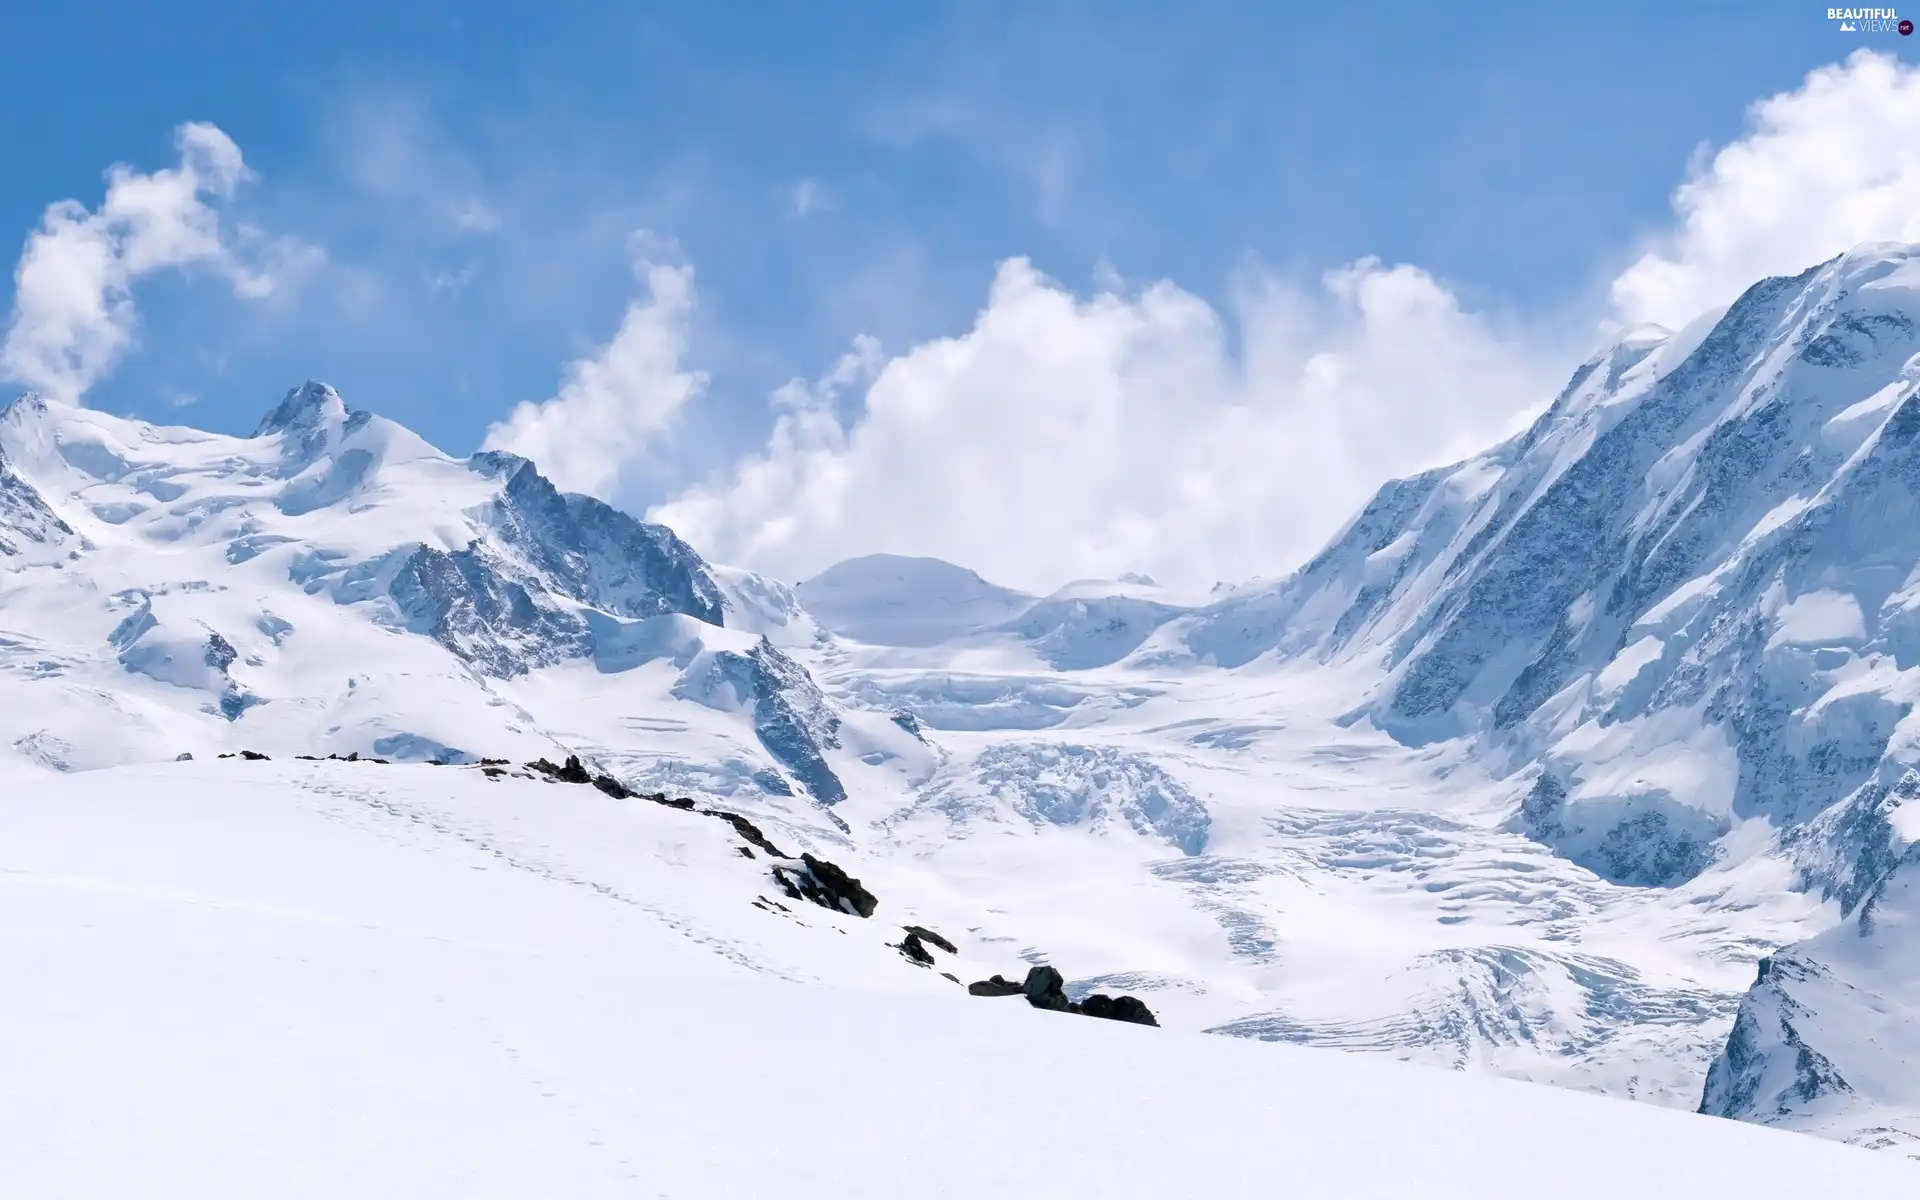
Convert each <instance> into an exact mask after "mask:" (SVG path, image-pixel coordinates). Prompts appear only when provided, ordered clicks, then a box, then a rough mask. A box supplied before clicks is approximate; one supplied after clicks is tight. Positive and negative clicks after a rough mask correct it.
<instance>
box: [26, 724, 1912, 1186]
mask: <svg viewBox="0 0 1920 1200" xmlns="http://www.w3.org/2000/svg"><path fill="white" fill-rule="evenodd" d="M743 844H744V843H743V842H742V841H741V839H740V837H739V836H738V835H737V834H736V833H735V831H733V830H731V829H729V828H728V827H727V826H726V825H725V824H723V823H721V822H718V821H714V820H711V819H709V818H707V817H704V816H702V815H700V814H698V813H692V812H683V811H679V810H676V809H674V808H672V807H669V806H667V805H661V804H651V803H646V802H644V801H643V802H640V803H638V804H633V803H628V802H623V801H621V800H619V799H617V798H615V797H612V796H609V795H605V794H603V793H601V792H600V791H598V790H596V789H594V788H592V787H586V786H575V787H569V786H565V785H564V784H555V783H550V782H545V781H542V780H537V779H527V778H522V777H521V776H520V773H518V772H503V774H502V775H501V776H500V777H498V778H489V777H488V776H487V775H486V774H484V773H483V771H482V770H481V769H478V768H462V767H440V768H436V767H429V766H423V765H399V764H395V765H389V766H379V765H375V764H371V763H365V762H361V763H336V762H324V761H323V762H318V763H295V762H286V761H283V760H278V759H276V760H274V761H272V762H246V761H240V760H238V759H236V760H232V761H227V762H191V763H177V764H176V763H164V764H157V765H152V766H140V767H121V768H114V769H109V770H102V771H93V772H85V773H80V774H76V775H73V776H69V777H67V778H46V777H44V776H42V777H40V778H38V779H36V780H34V783H33V786H31V787H14V788H6V789H0V863H4V867H5V869H4V870H0V904H4V905H6V906H7V907H6V910H5V911H7V912H8V913H9V914H11V915H13V916H14V917H15V918H16V919H11V920H6V921H0V956H4V959H5V961H6V963H7V965H8V969H9V983H10V984H11V985H12V986H9V987H7V988H5V989H3V990H0V1021H3V1022H4V1023H5V1027H6V1028H7V1029H8V1030H10V1031H13V1033H14V1036H13V1037H12V1038H10V1039H9V1043H8V1048H7V1055H6V1064H7V1069H6V1083H7V1086H5V1087H4V1088H0V1130H4V1133H0V1145H4V1146H5V1149H6V1153H5V1154H4V1155H0V1193H4V1194H5V1195H7V1196H10V1197H11V1196H21V1197H53V1196H58V1197H70V1198H73V1200H93V1198H96V1197H97V1198H99V1200H112V1198H117V1197H124V1196H130V1195H138V1196H141V1197H153V1198H155V1200H175V1198H177V1200H209V1198H225V1197H236V1198H239V1197H258V1196H304V1197H364V1196H404V1197H408V1198H409V1200H431V1198H439V1197H447V1198H449V1200H451V1198H456V1197H457V1198H460V1200H466V1198H469V1197H481V1196H485V1197H503V1198H505V1197H536V1196H554V1197H568V1198H570V1200H585V1198H591V1197H633V1196H648V1197H651V1196H671V1197H676V1198H678V1200H727V1198H737V1200H749V1198H760V1197H768V1196H785V1197H793V1198H795V1200H829V1198H832V1200H895V1198H897V1197H902V1196H915V1197H956V1198H957V1197H980V1196H1075V1197H1079V1196H1100V1197H1119V1198H1134V1197H1164V1196H1192V1195H1205V1196H1223V1197H1224V1196H1254V1195H1270V1194H1272V1193H1273V1190H1274V1188H1275V1186H1276V1180H1279V1181H1283V1183H1284V1187H1285V1189H1286V1190H1288V1191H1290V1192H1293V1193H1297V1194H1302V1195H1312V1196H1343V1197H1373V1198H1377V1200H1389V1198H1398V1197H1406V1196H1421V1197H1431V1198H1434V1200H1454V1198H1462V1200H1464V1198H1466V1197H1472V1198H1474V1200H1488V1198H1491V1200H1519V1198H1521V1197H1532V1196H1535V1195H1538V1194H1539V1193H1540V1191H1541V1190H1542V1189H1543V1188H1551V1190H1552V1191H1553V1192H1554V1193H1555V1194H1556V1195H1561V1196H1567V1197H1574V1198H1578V1200H1589V1198H1590V1200H1601V1198H1609V1200H1610V1198H1612V1197H1615V1196H1617V1195H1618V1194H1619V1189H1620V1187H1621V1178H1622V1176H1621V1174H1620V1173H1619V1172H1616V1171H1594V1170H1592V1169H1590V1168H1591V1165H1592V1162H1593V1158H1594V1155H1595V1154H1596V1153H1599V1152H1603V1151H1604V1150H1605V1149H1607V1148H1610V1147H1618V1146H1622V1145H1630V1146H1632V1147H1633V1166H1634V1169H1635V1170H1636V1171H1638V1172H1640V1173H1643V1174H1644V1175H1645V1177H1647V1178H1649V1179H1657V1180H1658V1181H1659V1188H1660V1189H1664V1190H1671V1191H1672V1192H1674V1193H1675V1194H1684V1195H1701V1196H1704V1195H1717V1194H1721V1193H1723V1192H1732V1193H1736V1194H1738V1195H1740V1196H1742V1197H1747V1198H1749V1200H1776V1198H1777V1200H1799V1198H1801V1197H1805V1196H1809V1195H1816V1194H1823V1193H1824V1192H1827V1191H1841V1192H1843V1193H1844V1194H1846V1195H1848V1196H1851V1197H1859V1198H1861V1200H1881V1198H1885V1200H1896V1198H1898V1197H1903V1196H1907V1195H1910V1194H1911V1193H1912V1190H1913V1184H1914V1181H1915V1179H1916V1178H1920V1169H1917V1168H1915V1167H1914V1166H1913V1164H1910V1163H1906V1162H1903V1161H1900V1160H1897V1159H1895V1158H1892V1157H1889V1156H1875V1155H1870V1154H1867V1153H1864V1152H1862V1151H1859V1150H1854V1149H1850V1148H1848V1147H1845V1146H1836V1145H1831V1144H1827V1143H1823V1142H1820V1141H1816V1140H1815V1139H1813V1138H1804V1137H1796V1136H1793V1135H1789V1134H1783V1133H1776V1132H1773V1131H1771V1130H1766V1129H1759V1128H1754V1127H1751V1126H1743V1125H1738V1124H1735V1123H1733V1122H1728V1121H1713V1120H1708V1119H1706V1118H1703V1117H1696V1116H1692V1115H1689V1114H1684V1113H1675V1112H1663V1111H1660V1110H1657V1109H1654V1108H1651V1107H1648V1106H1644V1105H1633V1104H1628V1103H1623V1102H1619V1101H1610V1100H1605V1099H1601V1098H1597V1097H1591V1096H1580V1095H1574V1094H1572V1093H1567V1092H1555V1091H1553V1090H1550V1089H1547V1088H1541V1087H1530V1086H1528V1085H1524V1084H1516V1083H1511V1082H1508V1081H1505V1080H1497V1079H1475V1078H1471V1077H1467V1076H1459V1075H1448V1074H1444V1073H1441V1072H1438V1071H1430V1070H1420V1069H1416V1068H1411V1067H1406V1066H1402V1065H1400V1064H1397V1063H1384V1062H1369V1061H1367V1060H1365V1059H1361V1058H1358V1057H1356V1056H1352V1055H1342V1054H1336V1053H1332V1052H1328V1051H1312V1050H1301V1049H1296V1048H1294V1047H1289V1046H1262V1045H1251V1044H1248V1043H1245V1042H1237V1041H1234V1040H1232V1039H1225V1038H1208V1037H1201V1036H1198V1035H1195V1034H1191V1033H1188V1034H1182V1033H1179V1032H1175V1031H1171V1030H1155V1029H1143V1028H1139V1027H1137V1026H1132V1025H1126V1024H1121V1023H1119V1022H1113V1021H1091V1020H1082V1019H1079V1018H1073V1017H1067V1016H1062V1015H1059V1014H1056V1013H1048V1012H1040V1011H1036V1010H1035V1009H1033V1008H1031V1007H1029V1006H1028V1005H1027V1004H1025V1003H1024V1002H1022V1001H1019V1000H1015V999H978V998H975V997H971V996H969V995H967V994H966V993H965V992H964V991H962V990H961V989H959V988H957V987H954V986H953V985H952V984H950V983H949V982H948V981H947V980H945V979H943V978H941V976H940V974H939V973H938V972H936V971H933V970H922V969H917V968H915V967H913V966H912V965H911V964H908V963H906V962H904V961H903V959H902V958H901V955H900V954H899V953H898V952H897V951H896V950H895V949H894V948H893V947H892V946H890V945H888V944H887V943H888V942H889V941H893V940H898V939H899V937H900V923H901V922H902V921H908V920H914V919H919V920H925V921H928V922H940V921H942V920H943V918H944V917H950V916H954V915H955V914H954V913H952V912H945V913H943V912H941V911H938V910H929V909H916V908H911V907H903V906H902V905H901V904H900V903H899V902H898V900H897V898H896V897H894V896H893V895H891V894H890V893H889V892H888V891H887V890H886V889H885V888H884V887H882V889H881V894H880V905H881V907H880V910H879V912H877V913H876V914H875V915H874V917H873V918H871V919H861V918H859V917H857V916H854V915H852V914H848V913H834V912H831V911H828V910H826V909H823V908H820V907H817V906H813V905H807V904H795V903H792V902H787V904H786V905H785V907H786V908H787V909H788V910H789V911H782V909H781V908H780V907H777V906H776V905H777V904H778V902H779V900H780V897H779V895H778V893H776V892H773V891H772V890H771V889H769V888H768V887H767V885H766V884H767V881H766V876H765V874H764V867H765V860H764V859H760V860H754V859H749V858H747V857H745V856H743V855H742V854H740V853H739V850H740V848H741V847H742V845H743ZM756 900H757V901H760V903H759V904H757V905H756V904H755V903H753V901H756ZM883 925H884V926H885V928H884V929H883V928H881V926H883ZM936 928H942V929H950V927H948V926H946V925H944V924H939V925H936ZM950 931H951V932H955V933H958V932H959V931H958V930H953V929H950ZM938 958H939V962H940V965H941V966H942V968H943V969H946V968H951V967H954V966H955V964H956V963H958V962H960V961H961V959H960V958H958V957H956V956H953V955H948V954H946V953H945V952H938ZM973 965H974V966H975V967H976V968H977V966H978V963H977V962H976V963H975V964H973ZM958 969H959V970H962V971H965V970H967V969H968V968H967V967H966V966H960V967H958Z"/></svg>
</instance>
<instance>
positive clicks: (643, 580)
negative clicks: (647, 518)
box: [468, 452, 726, 625]
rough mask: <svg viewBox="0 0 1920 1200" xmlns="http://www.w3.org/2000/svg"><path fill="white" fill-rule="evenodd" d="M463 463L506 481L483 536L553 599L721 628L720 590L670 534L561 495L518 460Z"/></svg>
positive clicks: (501, 457)
mask: <svg viewBox="0 0 1920 1200" xmlns="http://www.w3.org/2000/svg"><path fill="white" fill-rule="evenodd" d="M468 462H469V464H470V465H471V466H472V468H473V470H474V471H476V472H477V473H479V474H482V475H489V476H495V475H498V476H504V477H505V478H506V481H507V485H506V488H505V489H504V490H503V491H502V492H501V493H500V495H499V497H498V498H497V499H495V501H494V503H493V507H492V510H491V512H490V513H489V514H488V518H489V520H488V523H489V528H490V532H491V533H492V534H493V536H494V537H495V538H497V539H498V541H499V542H500V544H501V545H503V546H505V547H509V548H511V549H512V550H514V551H516V552H517V553H518V554H519V556H520V557H521V558H523V559H524V560H525V562H526V563H527V565H528V566H529V567H531V568H532V570H533V571H535V572H536V573H537V574H538V575H539V577H540V578H541V579H542V580H543V581H545V582H546V584H547V586H548V587H549V588H550V589H551V590H553V591H554V592H556V593H558V594H560V595H564V596H566V597H568V598H570V599H572V600H576V601H578V602H579V603H581V604H585V605H588V606H589V607H592V608H598V609H601V610H603V611H605V612H610V613H613V614H614V615H616V616H621V617H626V618H628V619H639V618H642V617H657V616H661V615H664V614H666V613H684V614H686V615H687V616H689V617H693V618H695V619H697V620H701V621H705V622H706V623H707V624H709V625H723V624H725V623H726V620H725V610H724V599H723V593H722V591H721V588H720V584H719V583H718V582H717V581H716V580H715V579H714V577H713V575H712V573H711V572H710V570H709V569H708V567H707V564H706V563H705V562H704V561H702V560H701V558H700V556H699V555H698V554H696V553H695V552H694V550H693V548H692V547H691V546H689V545H687V544H686V543H685V542H683V541H681V540H680V539H679V537H677V536H676V535H675V534H674V532H673V531H672V530H671V529H668V528H667V527H666V526H664V525H649V524H646V523H645V522H642V521H637V520H635V519H634V518H632V517H630V516H628V515H627V514H626V513H624V512H621V511H620V510H619V509H617V508H614V507H613V506H612V505H609V504H604V503H602V502H601V501H599V500H596V499H594V498H593V497H591V496H582V495H574V494H566V495H563V494H561V493H560V492H559V491H558V490H556V489H555V488H554V486H553V485H552V484H551V483H549V482H547V480H546V478H545V477H544V476H543V475H541V474H540V472H539V471H537V470H535V469H534V466H533V464H532V463H530V462H527V461H526V460H524V459H516V458H514V457H512V456H511V455H505V454H498V453H484V452H483V453H480V454H476V455H474V456H473V457H472V458H471V459H469V460H468Z"/></svg>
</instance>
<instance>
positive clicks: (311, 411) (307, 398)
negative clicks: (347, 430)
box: [253, 379, 347, 437]
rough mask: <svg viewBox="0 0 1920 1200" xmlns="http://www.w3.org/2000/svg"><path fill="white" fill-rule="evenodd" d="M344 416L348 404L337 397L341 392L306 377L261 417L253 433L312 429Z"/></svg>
mask: <svg viewBox="0 0 1920 1200" xmlns="http://www.w3.org/2000/svg"><path fill="white" fill-rule="evenodd" d="M346 418H347V403H346V401H344V400H342V399H341V398H340V393H339V392H336V391H334V390H333V389H332V388H331V387H328V386H327V385H326V384H324V383H321V382H319V381H317V380H313V379H309V380H307V381H306V382H305V383H303V384H301V385H300V386H299V387H297V388H293V389H291V390H289V391H288V392H287V396H286V399H284V400H282V401H280V403H279V404H278V405H276V406H275V407H274V409H273V411H271V412H269V413H268V414H267V415H266V416H264V417H262V418H261V419H260V424H259V427H258V428H256V429H255V430H254V431H253V436H254V437H265V436H267V435H268V434H270V433H281V432H284V431H285V430H288V429H292V428H295V427H300V428H305V429H313V428H317V427H319V426H322V425H326V424H331V423H334V422H339V421H344V420H346Z"/></svg>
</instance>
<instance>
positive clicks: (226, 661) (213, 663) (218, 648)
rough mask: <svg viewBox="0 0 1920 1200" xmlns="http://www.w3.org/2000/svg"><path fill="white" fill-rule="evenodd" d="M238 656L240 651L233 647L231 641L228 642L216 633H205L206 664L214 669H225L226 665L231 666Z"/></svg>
mask: <svg viewBox="0 0 1920 1200" xmlns="http://www.w3.org/2000/svg"><path fill="white" fill-rule="evenodd" d="M239 657H240V652H239V651H238V650H235V649H234V648H233V643H232V642H229V641H228V640H227V639H225V638H223V637H221V636H220V635H219V634H217V633H209V634H208V635H207V665H208V666H210V667H212V668H213V669H214V670H216V671H225V670H226V669H227V668H228V667H231V666H232V665H233V663H234V660H235V659H237V658H239Z"/></svg>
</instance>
